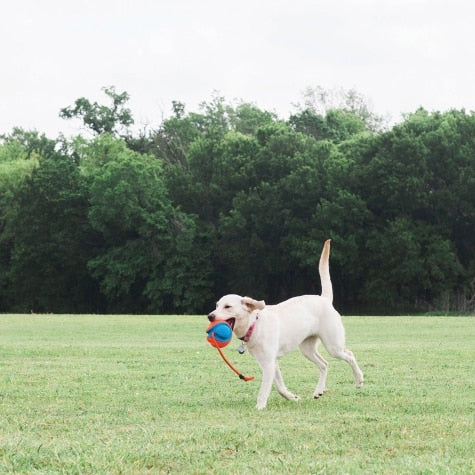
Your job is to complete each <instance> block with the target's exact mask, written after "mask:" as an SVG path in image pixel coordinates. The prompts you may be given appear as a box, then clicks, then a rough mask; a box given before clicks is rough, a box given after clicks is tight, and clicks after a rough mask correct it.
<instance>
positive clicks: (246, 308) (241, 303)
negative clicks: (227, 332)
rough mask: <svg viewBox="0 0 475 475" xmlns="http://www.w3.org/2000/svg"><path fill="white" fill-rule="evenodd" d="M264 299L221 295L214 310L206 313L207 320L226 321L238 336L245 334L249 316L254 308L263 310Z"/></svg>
mask: <svg viewBox="0 0 475 475" xmlns="http://www.w3.org/2000/svg"><path fill="white" fill-rule="evenodd" d="M265 306H266V304H265V302H264V300H254V299H252V298H250V297H241V296H240V295H236V294H229V295H225V296H224V297H221V298H220V299H219V300H218V302H217V303H216V310H213V311H212V312H211V313H210V314H209V315H208V320H209V321H210V322H214V321H216V320H221V321H225V322H227V323H228V324H229V325H230V326H231V328H232V329H233V331H234V332H235V333H236V335H237V336H238V337H241V336H243V335H245V334H246V332H247V329H248V327H249V316H250V315H251V314H252V313H253V312H255V311H256V310H263V309H264V308H265Z"/></svg>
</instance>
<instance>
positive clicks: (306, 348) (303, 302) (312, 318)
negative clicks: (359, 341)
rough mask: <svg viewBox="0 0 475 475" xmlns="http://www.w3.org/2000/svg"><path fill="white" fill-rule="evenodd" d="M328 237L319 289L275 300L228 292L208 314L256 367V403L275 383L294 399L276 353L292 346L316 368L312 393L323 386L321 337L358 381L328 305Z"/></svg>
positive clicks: (260, 406)
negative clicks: (319, 292)
mask: <svg viewBox="0 0 475 475" xmlns="http://www.w3.org/2000/svg"><path fill="white" fill-rule="evenodd" d="M329 257H330V240H327V241H326V242H325V244H324V246H323V251H322V255H321V257H320V264H319V273H320V280H321V283H322V295H321V296H319V295H302V296H300V297H294V298H291V299H289V300H286V301H284V302H281V303H279V304H277V305H266V304H265V302H264V301H263V300H260V301H258V300H254V299H252V298H249V297H241V296H239V295H235V294H230V295H225V296H224V297H222V298H221V299H220V300H219V301H218V303H217V304H216V310H214V311H213V312H211V313H210V314H209V315H208V320H209V321H211V322H213V321H215V320H224V321H226V322H228V323H229V324H230V325H231V327H232V328H233V331H234V334H235V335H236V336H237V337H238V338H240V339H241V340H243V341H244V342H245V343H246V344H247V347H248V349H249V353H251V354H252V355H253V356H254V357H255V358H256V360H257V362H258V363H259V365H260V367H261V369H262V383H261V387H260V390H259V394H258V397H257V406H256V407H257V409H264V408H265V407H266V404H267V399H268V398H269V394H270V392H271V389H272V382H274V383H275V386H276V388H277V391H279V393H280V394H281V395H282V396H283V397H285V398H286V399H289V400H292V401H299V400H300V398H299V397H298V396H296V395H295V394H293V393H291V392H290V391H289V390H288V389H287V388H286V386H285V384H284V380H283V379H282V375H281V372H280V369H279V364H278V361H277V359H278V358H280V357H281V356H284V355H285V354H287V353H289V352H290V351H293V350H294V349H296V348H297V347H298V348H299V349H300V351H301V352H302V353H303V355H304V356H305V357H306V358H308V359H309V360H310V361H312V362H313V363H315V364H316V365H317V367H318V369H319V370H320V376H319V379H318V383H317V387H316V389H315V392H314V393H313V397H314V398H318V397H319V396H321V395H322V394H323V392H324V391H325V384H326V378H327V368H328V363H327V361H326V360H325V359H324V358H323V357H322V356H321V355H320V353H318V351H317V346H318V343H319V342H320V341H321V342H322V343H323V345H324V346H325V348H326V349H327V351H328V353H329V354H330V355H331V356H333V357H334V358H339V359H342V360H344V361H346V362H347V363H348V364H349V365H350V366H351V368H352V370H353V374H354V378H355V384H356V387H357V388H359V387H361V386H362V385H363V373H362V372H361V370H360V368H359V366H358V363H357V362H356V359H355V357H354V355H353V353H352V352H351V351H350V350H348V349H346V348H345V329H344V327H343V324H342V321H341V317H340V314H339V313H338V312H337V311H336V310H335V308H334V307H333V304H332V302H333V289H332V283H331V280H330V269H329Z"/></svg>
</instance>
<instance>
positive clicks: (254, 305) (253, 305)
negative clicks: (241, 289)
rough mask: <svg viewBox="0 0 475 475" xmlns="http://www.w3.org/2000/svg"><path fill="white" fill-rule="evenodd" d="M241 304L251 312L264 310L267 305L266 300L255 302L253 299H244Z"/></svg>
mask: <svg viewBox="0 0 475 475" xmlns="http://www.w3.org/2000/svg"><path fill="white" fill-rule="evenodd" d="M241 303H242V304H243V305H244V306H245V307H247V309H248V310H249V311H250V312H253V311H254V310H264V308H265V306H266V303H265V302H264V300H254V299H251V297H243V298H242V300H241Z"/></svg>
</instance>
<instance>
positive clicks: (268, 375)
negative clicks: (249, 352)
mask: <svg viewBox="0 0 475 475" xmlns="http://www.w3.org/2000/svg"><path fill="white" fill-rule="evenodd" d="M258 363H259V365H260V367H261V369H262V381H261V387H260V389H259V394H258V395H257V404H256V408H257V409H259V410H262V409H264V408H265V407H266V405H267V400H268V399H269V395H270V392H271V389H272V381H273V380H274V375H275V369H276V360H275V359H272V360H269V359H266V360H265V361H261V360H259V359H258Z"/></svg>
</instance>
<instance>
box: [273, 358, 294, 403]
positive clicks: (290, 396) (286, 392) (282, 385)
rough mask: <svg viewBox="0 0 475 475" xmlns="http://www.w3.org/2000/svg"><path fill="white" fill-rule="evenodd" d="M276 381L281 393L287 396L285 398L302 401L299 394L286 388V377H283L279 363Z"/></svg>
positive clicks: (276, 366) (277, 364) (276, 368)
mask: <svg viewBox="0 0 475 475" xmlns="http://www.w3.org/2000/svg"><path fill="white" fill-rule="evenodd" d="M274 383H275V387H276V388H277V391H279V394H280V395H281V396H283V397H285V399H288V400H289V401H297V402H298V401H300V398H299V397H298V396H297V395H295V394H293V393H291V392H290V391H289V390H288V389H287V388H286V386H285V383H284V379H283V378H282V373H281V372H280V367H279V363H276V365H275V375H274Z"/></svg>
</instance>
